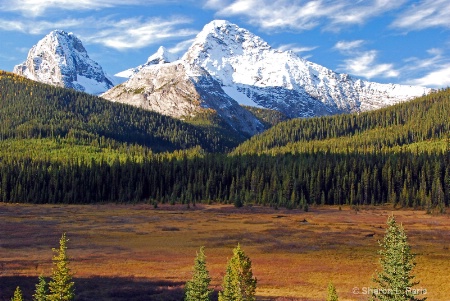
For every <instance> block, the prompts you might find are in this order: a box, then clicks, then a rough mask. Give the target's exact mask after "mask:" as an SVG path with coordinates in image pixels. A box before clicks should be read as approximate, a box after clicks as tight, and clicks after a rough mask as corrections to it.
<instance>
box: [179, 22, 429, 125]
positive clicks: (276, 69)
mask: <svg viewBox="0 0 450 301" xmlns="http://www.w3.org/2000/svg"><path fill="white" fill-rule="evenodd" d="M182 60H184V61H186V62H188V63H189V64H193V65H197V66H201V67H203V68H204V69H205V70H206V71H207V72H208V73H210V74H211V76H213V77H214V78H215V79H216V80H218V81H219V82H220V84H221V85H222V86H223V89H224V90H225V91H226V92H227V93H229V94H230V95H233V96H232V97H233V98H235V99H236V100H237V101H238V102H240V103H242V104H252V103H253V105H258V106H262V107H265V108H270V109H275V110H278V111H281V112H283V113H284V114H286V115H287V116H289V117H311V116H320V115H328V114H336V113H349V112H359V111H367V110H373V109H377V108H381V107H384V106H388V105H392V104H395V103H398V102H401V101H405V100H409V99H411V98H413V97H417V96H422V95H424V94H427V93H429V92H430V89H427V88H423V87H417V86H404V85H396V84H378V83H372V82H368V81H363V80H360V79H355V78H352V77H351V76H349V75H347V74H340V73H336V72H333V71H331V70H329V69H327V68H325V67H322V66H320V65H317V64H314V63H312V62H309V61H307V60H305V59H303V58H301V57H299V56H297V55H296V54H295V53H293V52H291V51H279V50H276V49H273V48H271V47H270V46H269V45H268V44H267V43H266V42H265V41H263V40H262V39H261V38H260V37H257V36H255V35H254V34H252V33H251V32H249V31H248V30H246V29H243V28H239V27H238V26H237V25H235V24H232V23H229V22H227V21H220V20H218V21H213V22H211V23H209V24H207V25H206V26H205V27H204V29H203V30H202V31H201V32H200V33H199V34H198V35H197V37H196V39H195V41H194V43H193V45H192V46H191V47H190V48H189V50H188V51H187V52H186V53H185V54H184V56H183V57H182Z"/></svg>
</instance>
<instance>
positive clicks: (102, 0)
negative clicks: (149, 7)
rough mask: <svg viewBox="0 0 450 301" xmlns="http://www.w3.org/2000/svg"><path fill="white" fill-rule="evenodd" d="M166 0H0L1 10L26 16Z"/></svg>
mask: <svg viewBox="0 0 450 301" xmlns="http://www.w3.org/2000/svg"><path fill="white" fill-rule="evenodd" d="M164 2H167V1H164V0H144V1H138V0H126V1H123V0H75V1H74V0H0V10H2V11H18V12H20V13H22V14H23V15H25V16H32V17H36V16H41V15H43V14H44V13H45V12H46V11H47V10H49V9H60V10H93V9H101V8H107V7H114V6H120V5H138V4H139V5H143V4H153V3H164Z"/></svg>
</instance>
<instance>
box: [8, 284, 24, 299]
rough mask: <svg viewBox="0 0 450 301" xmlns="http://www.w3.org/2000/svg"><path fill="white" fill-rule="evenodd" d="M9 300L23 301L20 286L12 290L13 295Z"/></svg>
mask: <svg viewBox="0 0 450 301" xmlns="http://www.w3.org/2000/svg"><path fill="white" fill-rule="evenodd" d="M11 301H23V296H22V291H21V290H20V287H17V288H16V290H15V291H14V297H12V299H11Z"/></svg>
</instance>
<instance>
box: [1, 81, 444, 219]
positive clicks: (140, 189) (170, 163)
mask: <svg viewBox="0 0 450 301" xmlns="http://www.w3.org/2000/svg"><path fill="white" fill-rule="evenodd" d="M0 88H1V92H0V93H1V97H0V116H1V121H0V146H1V149H0V202H24V203H96V202H121V203H129V202H151V203H159V202H163V203H172V204H174V203H183V204H190V205H192V204H195V203H198V202H202V203H211V202H221V203H234V204H235V205H236V206H237V207H239V206H242V205H246V204H260V205H266V206H274V207H278V206H284V207H288V208H303V209H304V210H308V207H309V206H310V205H312V204H323V205H327V204H336V205H343V204H347V205H353V206H357V205H363V204H372V205H377V204H385V203H391V204H393V205H395V206H401V207H403V206H405V207H414V208H426V209H427V210H434V209H435V208H436V209H437V210H439V211H443V210H445V208H446V207H447V206H448V205H449V198H450V141H448V140H447V138H446V137H447V135H448V132H449V123H448V115H449V106H450V104H449V102H450V100H449V98H450V91H449V90H445V91H440V92H438V93H434V94H432V95H430V96H426V97H423V98H421V99H418V100H415V101H413V102H410V103H405V104H402V105H398V106H395V107H392V108H388V109H383V110H380V111H376V112H371V113H364V114H360V115H341V116H334V117H324V118H313V119H301V120H291V121H287V122H282V123H280V124H278V125H277V126H275V127H274V128H273V129H270V130H268V131H267V133H264V134H262V135H260V136H257V137H255V138H252V139H251V140H250V141H249V142H246V143H244V144H242V145H241V146H239V147H238V148H237V149H236V151H235V152H234V153H233V154H228V155H227V154H223V153H222V154H220V153H213V152H217V151H223V150H226V149H227V148H229V147H231V146H233V145H235V143H236V142H235V141H236V140H235V136H228V135H229V132H228V133H227V132H225V131H224V132H222V133H221V132H220V131H221V130H223V128H221V127H218V126H216V127H214V126H213V123H214V122H211V120H212V119H209V121H208V120H206V119H205V120H206V121H204V120H203V121H202V120H193V122H195V123H196V124H197V125H192V124H188V123H183V122H181V121H177V120H174V119H171V118H169V117H164V116H162V115H159V114H156V113H151V112H146V111H142V110H139V109H137V108H133V107H129V106H126V105H120V104H114V103H110V102H107V101H104V100H102V99H99V98H96V97H92V96H89V95H87V94H83V93H77V92H74V91H70V90H64V89H59V88H54V87H49V86H45V85H41V84H38V83H34V82H31V81H28V80H24V79H23V78H21V77H17V76H13V75H11V74H9V73H1V78H0ZM263 113H264V112H263ZM268 116H269V117H270V118H272V117H271V115H270V112H269V115H268ZM207 117H208V118H211V116H207ZM276 118H278V117H276ZM227 137H228V138H227ZM330 141H333V143H330ZM196 145H198V146H196ZM305 145H306V147H305ZM174 149H180V150H178V151H175V152H171V153H169V152H165V153H160V154H155V153H154V151H168V150H174ZM205 150H206V151H205Z"/></svg>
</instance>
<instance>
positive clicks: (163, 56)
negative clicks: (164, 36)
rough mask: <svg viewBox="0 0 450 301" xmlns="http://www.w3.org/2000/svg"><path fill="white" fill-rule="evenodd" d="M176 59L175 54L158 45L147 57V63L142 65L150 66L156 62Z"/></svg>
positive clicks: (168, 61)
mask: <svg viewBox="0 0 450 301" xmlns="http://www.w3.org/2000/svg"><path fill="white" fill-rule="evenodd" d="M176 60H177V57H176V55H175V54H173V53H171V52H169V51H168V50H167V49H166V48H165V47H164V46H160V47H159V48H158V50H157V51H156V52H155V53H154V54H152V55H151V56H149V58H148V59H147V63H145V64H144V65H146V66H150V65H157V64H166V63H171V62H173V61H176Z"/></svg>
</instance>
